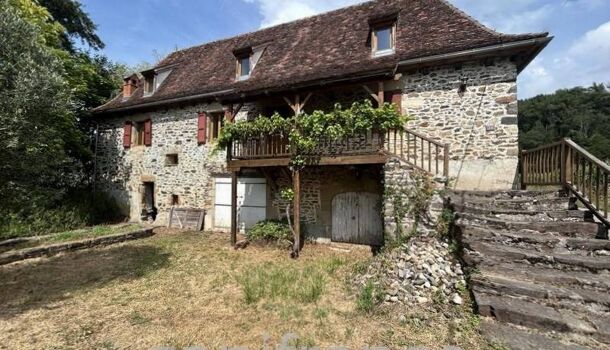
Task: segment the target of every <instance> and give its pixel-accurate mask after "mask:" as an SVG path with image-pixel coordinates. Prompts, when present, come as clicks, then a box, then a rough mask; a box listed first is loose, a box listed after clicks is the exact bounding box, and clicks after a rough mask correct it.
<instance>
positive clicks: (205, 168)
mask: <svg viewBox="0 0 610 350" xmlns="http://www.w3.org/2000/svg"><path fill="white" fill-rule="evenodd" d="M550 40H551V38H550V37H548V34H547V33H538V34H521V35H507V34H501V33H498V32H495V31H493V30H490V29H488V28H486V27H484V26H483V25H481V24H480V23H478V22H477V21H475V20H474V19H473V18H471V17H469V16H468V15H466V14H465V13H463V12H461V11H460V10H458V9H457V8H455V7H454V6H452V5H451V4H449V3H448V2H447V1H445V0H409V1H407V0H385V1H381V0H379V1H370V2H365V3H362V4H359V5H355V6H351V7H346V8H343V9H339V10H336V11H332V12H328V13H324V14H321V15H317V16H313V17H309V18H305V19H302V20H298V21H294V22H290V23H286V24H281V25H278V26H274V27H270V28H266V29H262V30H259V31H256V32H252V33H247V34H244V35H239V36H236V37H233V38H228V39H223V40H219V41H214V42H211V43H207V44H203V45H201V46H195V47H191V48H187V49H184V50H180V51H177V52H174V53H172V54H170V55H169V56H168V57H167V58H165V59H164V60H163V61H161V62H160V63H159V64H158V65H157V66H156V67H155V68H153V69H150V70H147V71H144V72H140V75H135V74H134V75H132V76H129V77H126V78H125V82H124V87H123V92H122V94H121V95H120V96H117V97H116V98H114V99H113V100H111V101H109V102H108V103H106V104H105V105H103V106H100V107H98V108H97V109H95V111H94V112H95V119H96V121H97V123H98V148H97V152H96V153H97V155H96V157H97V182H98V184H99V186H100V187H101V188H103V189H104V190H105V191H107V192H109V193H110V194H112V195H113V196H114V197H115V198H116V199H117V200H118V201H119V202H120V203H121V204H122V205H123V207H124V209H125V212H126V213H128V214H129V216H130V218H131V219H132V220H141V219H142V218H145V217H146V215H143V213H145V214H147V215H153V214H154V216H155V219H156V222H157V223H159V224H163V223H165V222H166V221H167V216H168V210H169V209H170V208H171V207H176V206H178V207H191V208H202V209H205V210H206V212H207V214H206V219H205V228H206V229H215V230H223V229H227V230H229V229H232V232H233V234H235V232H236V231H239V230H242V229H247V228H249V227H250V226H252V225H253V224H255V223H256V222H258V221H260V220H263V219H267V218H281V217H282V216H283V213H284V208H285V206H286V204H287V203H286V202H285V201H283V200H282V199H281V198H280V196H279V189H281V188H282V187H284V186H291V184H292V186H295V188H297V189H299V190H300V191H299V193H298V198H300V201H295V204H297V207H298V206H300V210H295V216H296V219H300V221H301V222H302V223H303V227H304V229H305V231H306V232H307V233H308V234H309V235H311V236H315V237H325V238H330V239H333V240H338V241H350V242H356V243H366V244H372V245H379V244H381V243H382V242H383V232H384V229H383V227H384V224H385V227H386V228H388V227H390V229H391V226H390V225H388V221H391V218H390V217H391V215H388V214H387V210H386V215H385V217H384V216H383V215H382V209H383V206H384V205H386V209H387V203H383V200H382V198H383V193H384V187H385V186H388V184H391V183H392V181H396V179H397V178H400V176H396V172H397V171H398V172H400V171H408V170H404V169H409V167H411V168H421V169H422V170H424V171H427V172H428V173H430V174H431V175H440V176H446V177H448V178H449V179H450V185H451V186H453V187H456V188H459V189H504V188H510V187H512V186H513V183H514V182H515V176H516V173H517V163H518V145H517V137H518V130H517V84H516V81H517V76H518V74H519V72H521V71H522V70H523V69H524V68H525V67H526V66H527V64H528V63H529V62H531V60H532V59H534V57H535V56H536V55H537V54H538V53H539V52H540V51H541V50H542V49H543V48H544V47H545V46H546V45H547V43H548V42H549V41H550ZM363 99H369V100H371V101H373V103H375V104H379V103H382V102H384V101H385V102H391V103H394V104H396V106H397V107H398V108H399V109H400V110H401V111H402V113H405V114H408V115H410V116H411V117H412V120H411V121H410V122H409V125H408V128H409V131H408V132H405V133H400V134H396V133H394V134H392V133H388V134H387V135H375V134H374V133H372V132H371V133H368V134H367V135H362V137H360V138H358V140H351V141H349V142H348V141H345V140H334V141H333V140H330V141H329V142H328V143H327V146H328V147H329V149H332V152H331V153H329V154H328V155H327V156H325V157H322V158H321V161H320V163H319V164H318V165H317V166H313V167H307V168H305V170H303V171H301V172H300V173H298V172H297V173H296V174H295V173H294V172H291V170H290V169H289V167H288V165H289V151H287V150H286V147H285V140H280V139H278V138H277V137H274V136H269V137H268V138H266V139H265V140H261V139H256V140H248V141H246V142H242V143H240V144H234V145H233V146H232V147H231V148H230V149H229V151H228V153H229V154H226V153H225V152H224V151H223V152H215V151H214V145H215V139H216V138H217V137H218V135H219V133H220V131H221V130H222V128H223V125H225V124H226V123H231V122H234V121H235V120H242V119H246V120H251V119H253V118H258V117H260V116H268V115H270V114H272V113H273V112H279V113H281V114H283V115H291V114H295V113H296V114H298V113H301V112H311V111H313V110H318V109H322V110H324V109H329V108H332V106H333V105H334V104H335V103H341V104H342V105H344V106H349V105H350V104H351V103H352V102H354V101H361V100H363ZM299 217H300V218H299ZM384 221H385V223H384Z"/></svg>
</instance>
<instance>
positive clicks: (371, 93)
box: [362, 85, 379, 103]
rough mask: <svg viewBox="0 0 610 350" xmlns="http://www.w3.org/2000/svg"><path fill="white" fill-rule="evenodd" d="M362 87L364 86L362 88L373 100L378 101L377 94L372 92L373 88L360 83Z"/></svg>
mask: <svg viewBox="0 0 610 350" xmlns="http://www.w3.org/2000/svg"><path fill="white" fill-rule="evenodd" d="M362 87H363V88H364V90H366V92H368V94H369V95H371V97H372V98H373V100H375V101H377V103H379V95H377V94H376V93H374V92H373V90H371V88H370V87H368V86H366V85H362Z"/></svg>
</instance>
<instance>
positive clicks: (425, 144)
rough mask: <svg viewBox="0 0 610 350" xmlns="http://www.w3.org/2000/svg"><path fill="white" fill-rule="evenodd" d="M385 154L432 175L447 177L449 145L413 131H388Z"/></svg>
mask: <svg viewBox="0 0 610 350" xmlns="http://www.w3.org/2000/svg"><path fill="white" fill-rule="evenodd" d="M385 150H386V152H387V153H389V154H391V155H393V156H395V157H398V158H400V159H401V160H404V161H405V162H407V163H409V164H411V165H413V166H414V167H416V168H418V169H420V170H423V171H425V172H427V173H429V174H432V175H442V176H444V177H448V176H449V145H448V144H446V143H441V142H438V141H436V140H433V139H431V138H429V137H426V136H423V135H420V134H418V133H416V132H414V131H410V130H404V131H398V130H390V131H388V133H387V134H386V136H385Z"/></svg>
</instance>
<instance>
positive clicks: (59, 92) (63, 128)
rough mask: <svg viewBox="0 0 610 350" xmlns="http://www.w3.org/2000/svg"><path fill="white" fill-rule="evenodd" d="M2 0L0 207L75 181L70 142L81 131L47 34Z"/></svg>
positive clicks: (53, 192) (48, 193)
mask: <svg viewBox="0 0 610 350" xmlns="http://www.w3.org/2000/svg"><path fill="white" fill-rule="evenodd" d="M0 4H1V5H2V6H0V47H2V50H0V148H1V149H2V150H3V152H2V153H0V197H1V198H3V200H2V201H1V202H0V208H7V207H8V208H14V207H18V206H19V203H20V202H23V201H30V202H32V201H38V200H41V199H43V198H44V199H49V198H53V197H57V196H60V195H61V193H62V192H63V189H64V188H65V187H68V186H71V185H73V182H78V181H79V179H78V177H79V176H78V168H79V164H78V163H79V162H78V160H77V159H75V158H74V157H71V156H70V152H69V150H68V145H70V144H80V142H81V133H80V131H79V130H78V128H77V125H76V123H75V120H74V118H73V114H72V111H71V96H70V92H69V86H68V84H67V82H66V81H65V79H64V78H63V74H62V73H63V67H62V62H61V61H60V60H59V59H58V58H57V56H56V55H55V54H54V52H53V51H52V50H51V49H49V48H48V47H47V46H46V42H47V40H48V37H45V33H43V32H41V30H40V28H38V27H37V26H35V25H33V24H31V23H28V22H27V21H26V20H24V19H23V18H22V17H20V14H19V11H18V10H17V9H16V8H15V7H13V6H9V5H8V3H7V0H0ZM47 34H48V33H47ZM67 175H70V176H67Z"/></svg>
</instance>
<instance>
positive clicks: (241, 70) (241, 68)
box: [237, 55, 251, 80]
mask: <svg viewBox="0 0 610 350" xmlns="http://www.w3.org/2000/svg"><path fill="white" fill-rule="evenodd" d="M250 71H251V65H250V55H247V56H240V57H238V58H237V80H245V79H248V78H249V77H250Z"/></svg>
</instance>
